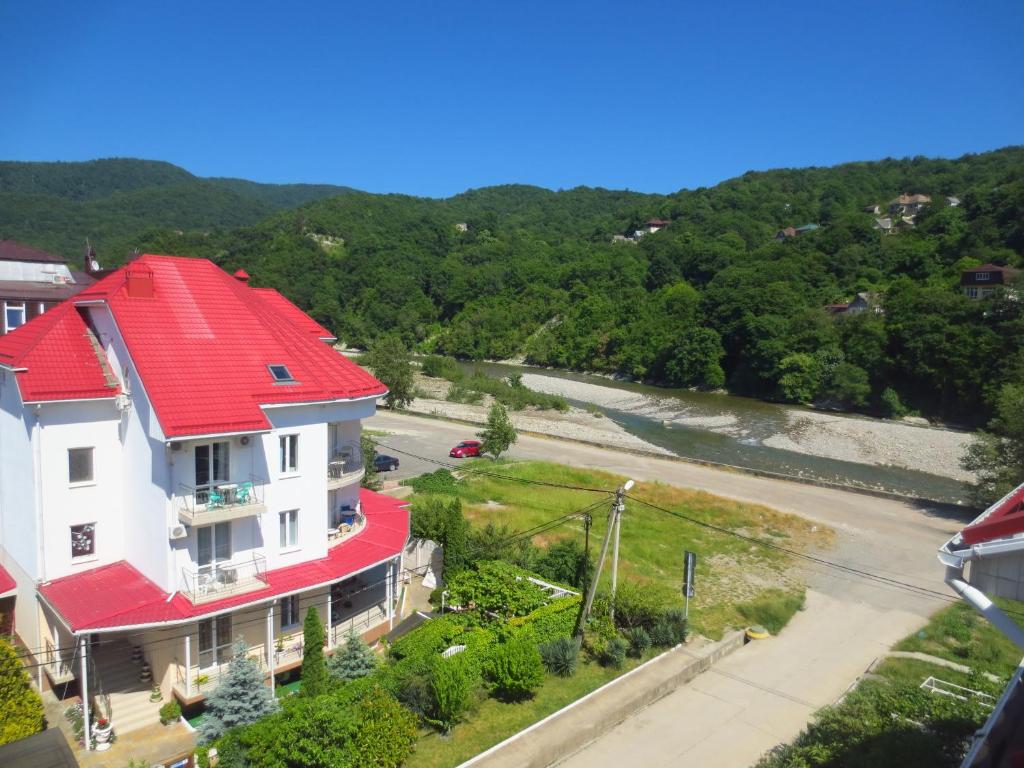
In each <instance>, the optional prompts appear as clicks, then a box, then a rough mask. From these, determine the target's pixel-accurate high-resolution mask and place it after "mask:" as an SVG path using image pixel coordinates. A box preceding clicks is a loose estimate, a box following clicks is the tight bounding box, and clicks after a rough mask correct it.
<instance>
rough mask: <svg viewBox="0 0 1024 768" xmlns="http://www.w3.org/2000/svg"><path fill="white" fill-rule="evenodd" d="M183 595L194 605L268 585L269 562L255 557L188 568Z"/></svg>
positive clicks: (183, 577)
mask: <svg viewBox="0 0 1024 768" xmlns="http://www.w3.org/2000/svg"><path fill="white" fill-rule="evenodd" d="M181 581H182V589H181V591H182V593H183V594H184V595H185V596H186V597H187V598H188V599H189V600H191V601H192V602H193V603H208V602H210V601H211V600H220V599H222V598H225V597H231V596H232V595H238V594H242V593H244V592H251V591H253V590H254V589H262V588H263V587H265V586H266V585H267V559H266V558H265V557H263V555H258V554H255V553H254V554H253V555H252V557H251V558H249V559H244V560H235V561H225V562H220V563H209V564H207V565H199V566H186V567H185V568H182V572H181Z"/></svg>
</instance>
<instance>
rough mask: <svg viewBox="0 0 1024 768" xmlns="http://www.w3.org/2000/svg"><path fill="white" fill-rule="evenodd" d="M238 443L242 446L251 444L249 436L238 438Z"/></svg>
mask: <svg viewBox="0 0 1024 768" xmlns="http://www.w3.org/2000/svg"><path fill="white" fill-rule="evenodd" d="M238 442H240V443H241V444H242V445H248V444H249V436H248V435H242V436H241V437H240V438H238Z"/></svg>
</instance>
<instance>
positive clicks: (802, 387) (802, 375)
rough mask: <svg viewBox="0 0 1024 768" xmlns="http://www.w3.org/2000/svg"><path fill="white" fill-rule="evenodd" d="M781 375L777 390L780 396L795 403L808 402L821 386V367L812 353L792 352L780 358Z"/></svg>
mask: <svg viewBox="0 0 1024 768" xmlns="http://www.w3.org/2000/svg"><path fill="white" fill-rule="evenodd" d="M779 371H780V372H781V374H782V376H781V377H780V378H779V391H780V392H781V393H782V396H783V397H784V398H785V399H786V400H789V401H792V402H795V403H809V402H811V401H812V400H813V399H814V397H815V395H817V394H818V389H819V387H820V386H821V372H820V371H821V369H820V367H819V365H818V361H817V360H815V359H814V356H813V355H808V354H804V353H803V352H794V353H793V354H791V355H786V357H784V358H782V362H781V363H780V364H779Z"/></svg>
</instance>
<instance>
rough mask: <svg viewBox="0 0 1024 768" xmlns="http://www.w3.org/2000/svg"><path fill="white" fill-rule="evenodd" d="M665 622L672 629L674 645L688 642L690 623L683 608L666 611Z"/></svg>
mask: <svg viewBox="0 0 1024 768" xmlns="http://www.w3.org/2000/svg"><path fill="white" fill-rule="evenodd" d="M665 622H666V623H667V624H668V625H669V626H670V627H671V628H672V633H673V640H674V642H673V645H674V644H675V643H682V642H684V641H685V640H686V634H687V624H689V622H688V621H687V619H686V614H685V613H684V612H683V609H682V608H669V609H668V610H667V611H665Z"/></svg>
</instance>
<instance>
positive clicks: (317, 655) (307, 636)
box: [302, 605, 328, 696]
mask: <svg viewBox="0 0 1024 768" xmlns="http://www.w3.org/2000/svg"><path fill="white" fill-rule="evenodd" d="M302 646H303V650H302V694H303V695H304V696H320V695H321V694H324V693H327V688H328V686H327V664H326V663H325V661H324V625H323V624H322V623H321V622H320V614H319V613H318V612H317V610H316V606H315V605H314V606H310V609H309V610H308V611H306V623H305V624H303V627H302Z"/></svg>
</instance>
